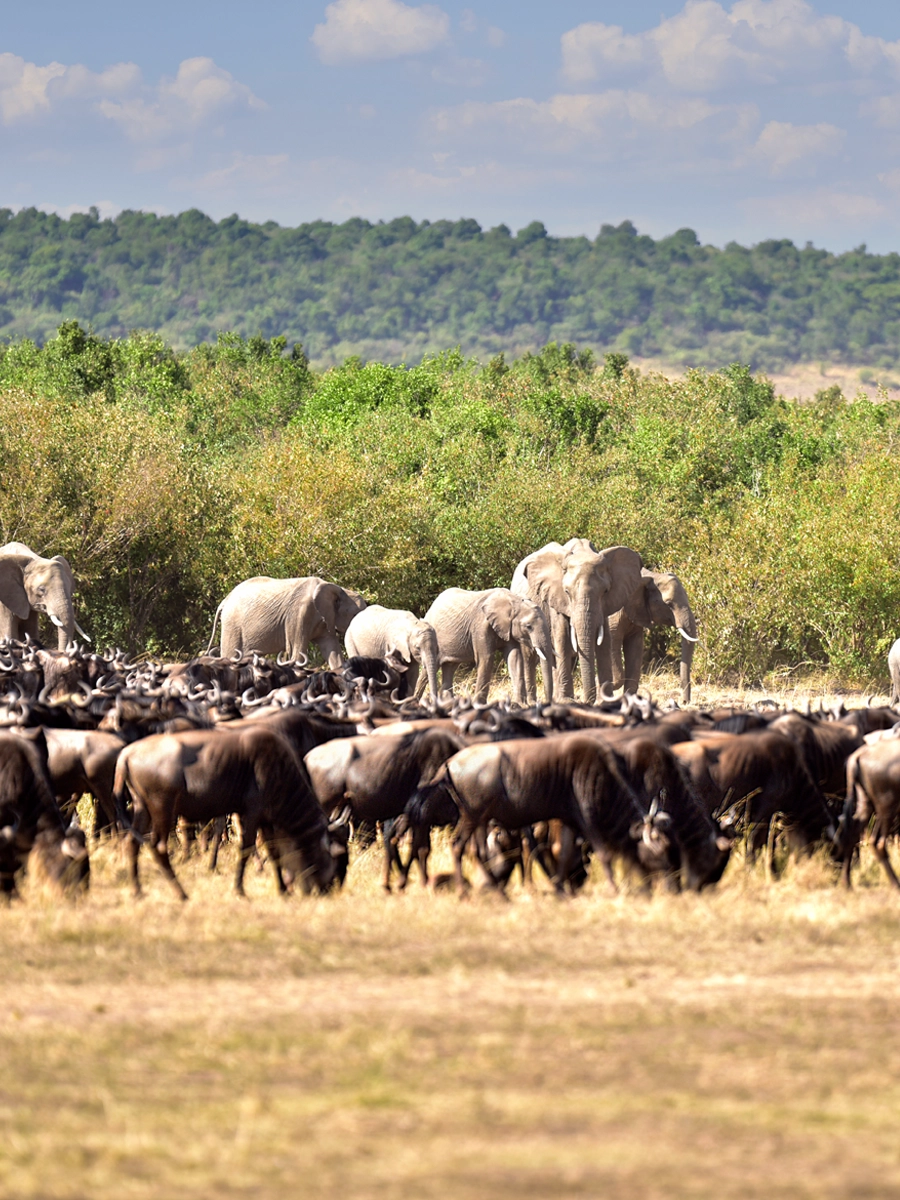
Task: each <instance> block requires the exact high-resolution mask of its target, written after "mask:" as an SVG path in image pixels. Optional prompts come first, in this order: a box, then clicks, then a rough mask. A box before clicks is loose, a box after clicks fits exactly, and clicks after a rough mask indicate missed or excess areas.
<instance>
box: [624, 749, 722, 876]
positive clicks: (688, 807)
mask: <svg viewBox="0 0 900 1200" xmlns="http://www.w3.org/2000/svg"><path fill="white" fill-rule="evenodd" d="M609 744H610V745H611V746H612V748H613V750H614V751H615V753H616V754H617V755H618V757H619V759H620V760H621V762H622V765H623V769H624V772H625V775H626V777H627V778H628V780H629V782H630V783H631V786H632V787H633V788H634V790H635V791H636V792H637V794H638V796H639V797H640V798H641V799H642V801H644V802H645V803H648V804H651V803H653V801H654V800H658V803H659V807H660V809H661V810H662V811H663V812H665V813H668V815H669V816H670V817H671V819H672V828H671V833H672V836H673V837H674V838H675V841H676V842H677V843H678V847H679V849H680V851H681V867H682V870H683V872H684V883H685V885H686V886H687V887H688V888H690V889H691V891H697V892H699V891H700V890H701V889H702V888H705V887H709V886H710V885H712V884H716V883H718V882H719V880H720V879H721V878H722V873H723V872H724V870H725V867H726V866H727V865H728V859H729V856H730V854H731V847H732V839H731V838H730V837H727V836H726V835H725V834H724V833H723V832H722V830H721V828H720V827H719V825H718V823H717V822H716V821H715V820H714V819H713V817H712V816H711V815H710V814H709V813H708V812H707V811H706V810H705V808H704V807H703V805H702V804H701V803H700V800H699V798H698V796H697V795H696V794H695V792H694V790H693V787H692V785H691V782H690V776H689V775H688V772H687V771H686V769H685V768H684V766H683V764H682V763H681V761H680V760H679V759H678V758H676V757H675V755H674V754H673V753H672V749H671V748H670V746H668V745H666V744H664V743H663V742H661V741H660V740H659V739H658V738H657V737H648V736H646V735H642V734H641V732H640V729H638V730H637V731H636V733H635V736H633V737H630V738H624V737H623V738H617V739H616V740H615V741H613V740H612V739H609ZM676 744H681V743H676ZM675 878H676V880H677V879H678V877H677V876H676V877H675Z"/></svg>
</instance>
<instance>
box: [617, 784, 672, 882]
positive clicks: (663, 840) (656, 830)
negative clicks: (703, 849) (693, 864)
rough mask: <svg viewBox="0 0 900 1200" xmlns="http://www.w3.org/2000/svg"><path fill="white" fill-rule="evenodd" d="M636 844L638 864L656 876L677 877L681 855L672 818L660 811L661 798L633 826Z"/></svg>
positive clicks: (631, 831) (656, 799)
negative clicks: (670, 875)
mask: <svg viewBox="0 0 900 1200" xmlns="http://www.w3.org/2000/svg"><path fill="white" fill-rule="evenodd" d="M630 833H631V836H632V838H633V839H634V841H635V843H636V849H637V858H638V862H639V863H640V864H641V866H642V867H643V868H644V870H646V871H650V872H652V873H654V874H656V873H657V872H661V873H663V874H670V873H671V874H674V875H677V874H678V872H679V871H680V870H681V853H680V851H679V848H678V843H677V842H676V840H675V837H674V835H673V831H672V818H671V817H670V816H669V814H668V813H667V812H663V811H662V810H661V809H660V805H659V797H658V796H655V797H654V798H653V803H652V804H651V805H650V811H649V812H648V813H647V815H646V816H645V817H644V818H643V820H641V821H635V822H634V824H633V825H632V826H631V830H630Z"/></svg>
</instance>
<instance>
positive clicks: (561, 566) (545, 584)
mask: <svg viewBox="0 0 900 1200" xmlns="http://www.w3.org/2000/svg"><path fill="white" fill-rule="evenodd" d="M642 566H643V563H642V562H641V556H640V555H639V554H638V553H637V551H636V550H629V549H628V547H627V546H610V547H608V548H607V549H605V550H597V549H596V547H595V546H594V545H593V544H592V543H591V542H590V541H589V540H588V539H587V538H571V539H570V540H569V541H568V542H566V544H565V545H560V544H559V542H549V543H548V544H547V545H546V546H543V547H542V548H541V549H540V550H536V551H535V552H534V554H529V555H528V557H527V558H523V559H522V561H521V562H520V563H519V565H518V566H517V567H516V570H515V574H514V575H513V580H512V590H513V591H514V592H516V593H517V594H518V595H520V596H527V597H528V598H529V599H531V600H533V601H534V602H535V603H536V604H538V605H540V607H541V610H542V612H543V613H544V616H545V617H546V618H547V621H548V623H549V625H550V633H551V637H552V641H553V650H554V652H555V657H556V672H555V677H554V688H555V690H556V694H557V696H559V698H560V699H566V698H569V697H571V696H573V695H574V686H573V681H572V677H573V674H574V669H575V662H576V659H577V661H578V663H579V664H580V666H581V688H582V695H583V698H584V700H585V701H587V703H589V704H592V703H593V702H594V700H595V698H596V695H597V681H598V679H599V682H600V684H601V685H602V684H604V683H611V682H612V656H611V653H610V637H609V618H610V615H611V614H612V613H614V612H618V610H619V609H620V608H622V607H624V605H625V603H626V602H627V601H628V599H629V598H630V597H631V596H632V595H633V594H634V592H635V591H636V590H637V589H638V587H640V583H641V568H642ZM524 667H525V674H526V677H527V678H528V687H529V689H530V687H531V682H530V679H531V673H532V671H533V669H534V664H533V660H531V659H530V658H529V656H528V655H527V654H526V655H525V664H524Z"/></svg>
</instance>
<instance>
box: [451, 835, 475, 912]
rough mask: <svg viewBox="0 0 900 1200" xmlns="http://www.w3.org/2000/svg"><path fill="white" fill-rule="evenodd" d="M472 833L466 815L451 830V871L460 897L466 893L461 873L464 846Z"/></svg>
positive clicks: (463, 877)
mask: <svg viewBox="0 0 900 1200" xmlns="http://www.w3.org/2000/svg"><path fill="white" fill-rule="evenodd" d="M473 833H474V829H473V827H472V823H471V822H470V821H469V819H468V818H467V817H460V820H459V824H458V825H457V826H456V829H455V830H454V831H453V840H452V842H451V846H452V848H453V871H454V875H455V876H456V887H457V891H458V892H459V895H460V897H463V896H465V894H466V877H465V876H464V875H463V869H462V860H463V855H464V854H465V852H466V846H468V844H469V839H470V838H471V836H472V834H473Z"/></svg>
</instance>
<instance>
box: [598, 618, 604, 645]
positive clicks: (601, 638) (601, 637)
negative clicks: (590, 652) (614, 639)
mask: <svg viewBox="0 0 900 1200" xmlns="http://www.w3.org/2000/svg"><path fill="white" fill-rule="evenodd" d="M603 634H604V628H603V622H602V621H601V622H600V632H599V633H598V634H597V645H598V646H602V645H603Z"/></svg>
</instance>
